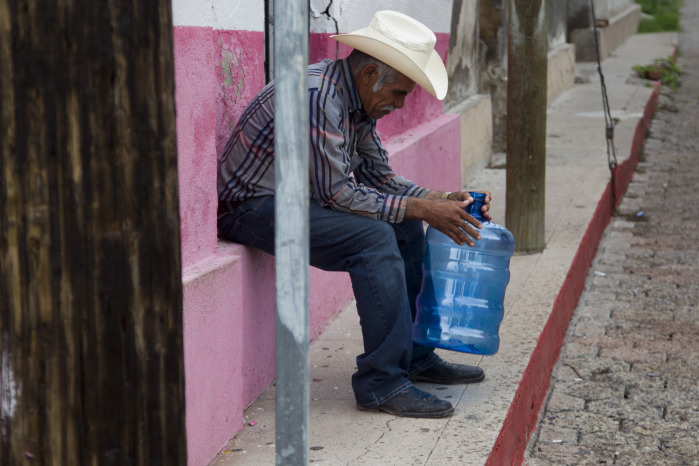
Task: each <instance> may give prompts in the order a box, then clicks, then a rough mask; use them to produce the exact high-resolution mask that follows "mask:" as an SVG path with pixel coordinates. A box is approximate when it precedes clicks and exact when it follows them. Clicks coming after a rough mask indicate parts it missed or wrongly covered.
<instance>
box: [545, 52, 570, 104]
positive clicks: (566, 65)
mask: <svg viewBox="0 0 699 466" xmlns="http://www.w3.org/2000/svg"><path fill="white" fill-rule="evenodd" d="M574 82H575V46H574V45H573V44H563V45H560V46H558V47H556V48H555V49H553V50H550V51H549V59H548V83H547V95H546V99H547V100H546V103H547V106H550V105H551V104H552V103H553V101H554V100H556V98H558V96H560V95H561V94H562V93H563V92H565V91H566V90H567V89H569V88H570V87H572V86H573V83H574Z"/></svg>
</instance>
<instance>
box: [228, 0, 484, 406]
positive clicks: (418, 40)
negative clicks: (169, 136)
mask: <svg viewBox="0 0 699 466" xmlns="http://www.w3.org/2000/svg"><path fill="white" fill-rule="evenodd" d="M333 38H334V39H335V40H337V41H339V42H343V43H345V44H347V45H349V46H351V47H353V48H354V51H353V52H352V53H351V54H350V55H349V57H347V58H345V59H342V60H323V61H322V62H320V63H317V64H314V65H311V66H310V67H309V68H308V93H309V97H310V129H309V137H310V153H309V167H308V168H309V172H310V183H311V202H310V207H309V210H310V212H309V220H310V224H309V236H310V263H311V265H312V266H314V267H318V268H320V269H322V270H328V271H346V272H349V275H350V278H351V281H352V288H353V290H354V295H355V299H356V303H357V311H358V313H359V317H360V324H361V328H362V337H363V342H364V353H363V354H361V355H359V356H358V357H357V372H355V373H354V374H353V376H352V388H353V390H354V394H355V398H356V401H357V407H358V409H360V410H377V409H378V410H381V411H385V412H388V413H391V414H394V415H397V416H408V417H444V416H448V415H450V414H451V413H452V412H453V411H454V408H453V407H452V405H451V403H449V402H448V401H445V400H441V399H439V398H438V397H436V396H434V395H431V394H429V393H426V392H424V391H422V390H419V389H417V388H416V387H415V386H414V385H413V381H425V382H433V383H440V384H460V383H472V382H479V381H481V380H483V378H484V374H483V371H482V370H481V369H480V368H478V367H472V366H466V365H458V364H451V363H448V362H446V361H443V360H442V359H440V358H439V357H438V356H437V355H436V354H435V352H434V349H433V348H429V347H426V346H422V345H418V344H415V343H413V341H412V322H413V319H414V318H415V313H416V309H415V298H416V297H417V294H418V293H419V291H420V286H421V283H422V265H421V263H422V257H423V254H424V250H425V246H424V229H423V221H424V222H427V223H428V224H429V225H431V226H432V227H434V228H436V229H438V230H439V231H441V232H443V233H445V234H446V235H448V236H449V237H450V238H451V239H453V240H454V241H455V242H457V243H458V244H461V245H463V244H468V245H470V246H473V238H475V239H479V238H480V237H479V234H478V231H477V228H480V226H481V225H480V223H479V222H478V221H477V220H476V219H474V218H473V217H471V216H470V215H468V214H466V212H465V211H464V208H465V207H466V206H467V205H468V204H469V203H470V202H471V201H472V199H471V197H470V196H469V194H468V193H467V192H454V193H447V192H441V191H433V190H429V189H427V188H424V187H421V186H418V185H416V184H415V183H413V182H412V181H409V180H407V179H405V178H403V177H401V176H398V175H397V174H395V173H394V172H393V170H392V169H391V167H390V165H389V158H388V153H387V151H386V149H385V148H384V146H383V145H382V144H381V139H380V138H379V135H378V133H377V131H376V121H377V120H378V119H379V118H382V117H384V116H386V115H388V114H389V113H390V112H392V111H394V110H397V109H400V108H402V107H403V104H404V102H405V98H406V96H407V95H408V94H409V93H410V92H412V90H413V89H414V88H415V85H416V84H418V85H420V86H421V87H423V88H424V89H426V90H427V91H428V92H430V93H431V94H432V95H434V96H435V97H437V98H438V99H440V100H441V99H443V98H444V96H445V95H446V91H447V73H446V69H445V68H444V64H443V63H442V61H441V59H440V57H439V55H438V54H437V53H436V52H435V51H434V45H435V42H436V38H435V35H434V33H432V31H430V30H429V29H428V28H427V27H425V26H424V25H423V24H421V23H419V22H418V21H416V20H414V19H412V18H410V17H408V16H405V15H403V14H400V13H396V12H392V11H380V12H377V13H376V14H375V16H374V18H373V19H372V22H371V24H370V25H369V27H367V28H364V29H361V30H358V31H355V32H353V33H350V34H342V35H337V36H333ZM274 89H275V88H274V83H273V82H272V83H270V84H268V85H267V86H265V87H264V88H263V89H262V90H261V91H260V93H259V94H258V95H257V96H256V97H255V98H254V99H253V101H252V102H251V103H250V105H249V106H248V108H247V109H246V110H245V112H244V113H243V115H242V116H241V118H240V120H239V121H238V124H237V126H236V128H235V130H234V131H233V134H232V135H231V137H230V140H229V141H228V143H227V145H226V148H225V150H224V153H223V157H222V160H221V162H220V165H219V172H218V191H219V215H218V231H219V234H220V236H221V237H223V238H227V239H229V240H231V241H235V242H238V243H242V244H245V245H249V246H253V247H255V248H258V249H260V250H262V251H265V252H267V253H269V254H274V194H275V193H274V188H275V184H274V166H273V164H274V155H275V154H274ZM425 163H435V161H434V160H428V159H426V160H425ZM486 194H487V196H486V204H485V206H484V207H483V211H484V215H485V216H486V218H490V215H489V213H488V208H489V202H490V194H489V193H486Z"/></svg>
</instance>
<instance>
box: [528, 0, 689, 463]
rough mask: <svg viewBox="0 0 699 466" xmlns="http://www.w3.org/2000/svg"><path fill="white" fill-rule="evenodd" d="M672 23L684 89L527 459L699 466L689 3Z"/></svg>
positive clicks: (673, 101) (641, 178)
mask: <svg viewBox="0 0 699 466" xmlns="http://www.w3.org/2000/svg"><path fill="white" fill-rule="evenodd" d="M682 26H683V30H684V31H686V32H684V33H682V34H681V36H680V37H681V40H680V57H679V60H678V63H679V64H680V66H681V68H682V69H683V71H684V74H683V75H682V77H681V83H682V85H681V87H680V88H679V89H678V90H677V91H675V92H673V91H671V90H669V89H665V88H664V89H663V91H662V94H661V97H660V100H659V104H658V112H657V113H656V116H655V119H654V121H653V124H652V127H651V133H650V136H649V139H648V141H647V143H646V146H645V148H644V153H643V156H642V161H641V163H640V164H639V165H638V168H637V171H636V174H635V176H634V180H633V181H632V183H631V185H630V186H629V190H628V192H627V194H626V196H625V198H624V200H623V202H622V205H621V206H620V209H619V215H617V216H616V217H614V218H613V219H612V222H611V223H610V225H609V227H608V228H607V231H606V233H605V237H604V239H603V241H602V243H601V245H600V249H599V252H598V255H597V258H596V259H595V262H594V264H593V267H592V269H591V273H590V276H589V277H588V283H587V288H586V291H585V292H584V294H583V296H582V297H581V300H580V304H579V306H578V309H577V310H576V314H575V316H574V318H573V321H572V322H571V327H570V329H569V332H568V337H567V345H566V346H565V347H564V349H563V350H562V351H563V353H562V354H561V358H560V361H559V365H558V367H557V370H556V373H555V376H554V378H553V380H552V387H553V388H552V390H551V391H550V393H549V400H548V404H547V407H546V410H545V412H544V413H543V415H542V417H541V420H540V423H539V429H538V432H537V434H536V436H535V437H534V441H533V442H532V444H531V445H530V448H529V450H528V452H527V457H526V459H525V462H526V464H527V465H529V466H536V465H564V464H565V465H585V464H618V465H699V319H698V314H699V311H698V307H699V306H698V304H697V302H698V301H699V192H698V191H699V0H685V7H684V11H683V23H682ZM612 98H613V96H610V99H612Z"/></svg>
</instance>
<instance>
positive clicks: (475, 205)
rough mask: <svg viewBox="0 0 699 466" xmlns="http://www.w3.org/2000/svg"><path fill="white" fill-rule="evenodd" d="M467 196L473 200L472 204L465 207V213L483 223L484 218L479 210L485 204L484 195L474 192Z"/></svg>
mask: <svg viewBox="0 0 699 466" xmlns="http://www.w3.org/2000/svg"><path fill="white" fill-rule="evenodd" d="M469 194H470V195H471V197H472V198H473V202H472V203H470V204H469V205H467V206H466V213H467V214H469V215H472V216H473V217H475V218H476V220H478V221H479V222H482V221H484V220H485V218H484V217H483V212H481V209H482V208H483V205H484V204H485V194H483V193H474V192H469Z"/></svg>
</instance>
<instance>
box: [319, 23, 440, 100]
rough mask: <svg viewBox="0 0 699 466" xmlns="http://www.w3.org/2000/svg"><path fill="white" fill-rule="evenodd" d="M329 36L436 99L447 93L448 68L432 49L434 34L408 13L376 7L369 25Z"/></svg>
mask: <svg viewBox="0 0 699 466" xmlns="http://www.w3.org/2000/svg"><path fill="white" fill-rule="evenodd" d="M330 37H332V38H333V39H335V40H336V41H338V42H342V43H343V44H347V45H349V46H350V47H352V48H355V49H358V50H360V51H362V52H364V53H366V54H367V55H370V56H372V57H374V58H376V59H377V60H381V61H382V62H384V63H385V64H387V65H388V66H390V67H391V68H393V69H395V70H397V71H400V72H401V73H403V74H404V75H405V76H407V77H408V78H410V79H412V80H413V81H415V83H417V84H418V85H420V86H421V87H422V88H423V89H425V90H426V91H427V92H429V93H430V94H432V95H433V96H435V97H436V98H438V99H439V100H442V99H444V96H445V95H446V94H447V85H448V83H449V79H448V77H447V70H446V69H445V68H444V63H442V59H441V58H440V57H439V55H438V54H437V52H435V51H434V44H435V43H436V42H437V37H436V36H435V35H434V33H433V32H432V31H430V30H429V29H428V28H427V26H425V25H424V24H422V23H420V22H418V21H416V20H414V19H413V18H411V17H410V16H406V15H404V14H402V13H398V12H396V11H377V12H376V14H374V17H373V18H372V20H371V24H369V27H366V28H364V29H359V30H357V31H354V32H350V33H348V34H338V35H334V36H330Z"/></svg>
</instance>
